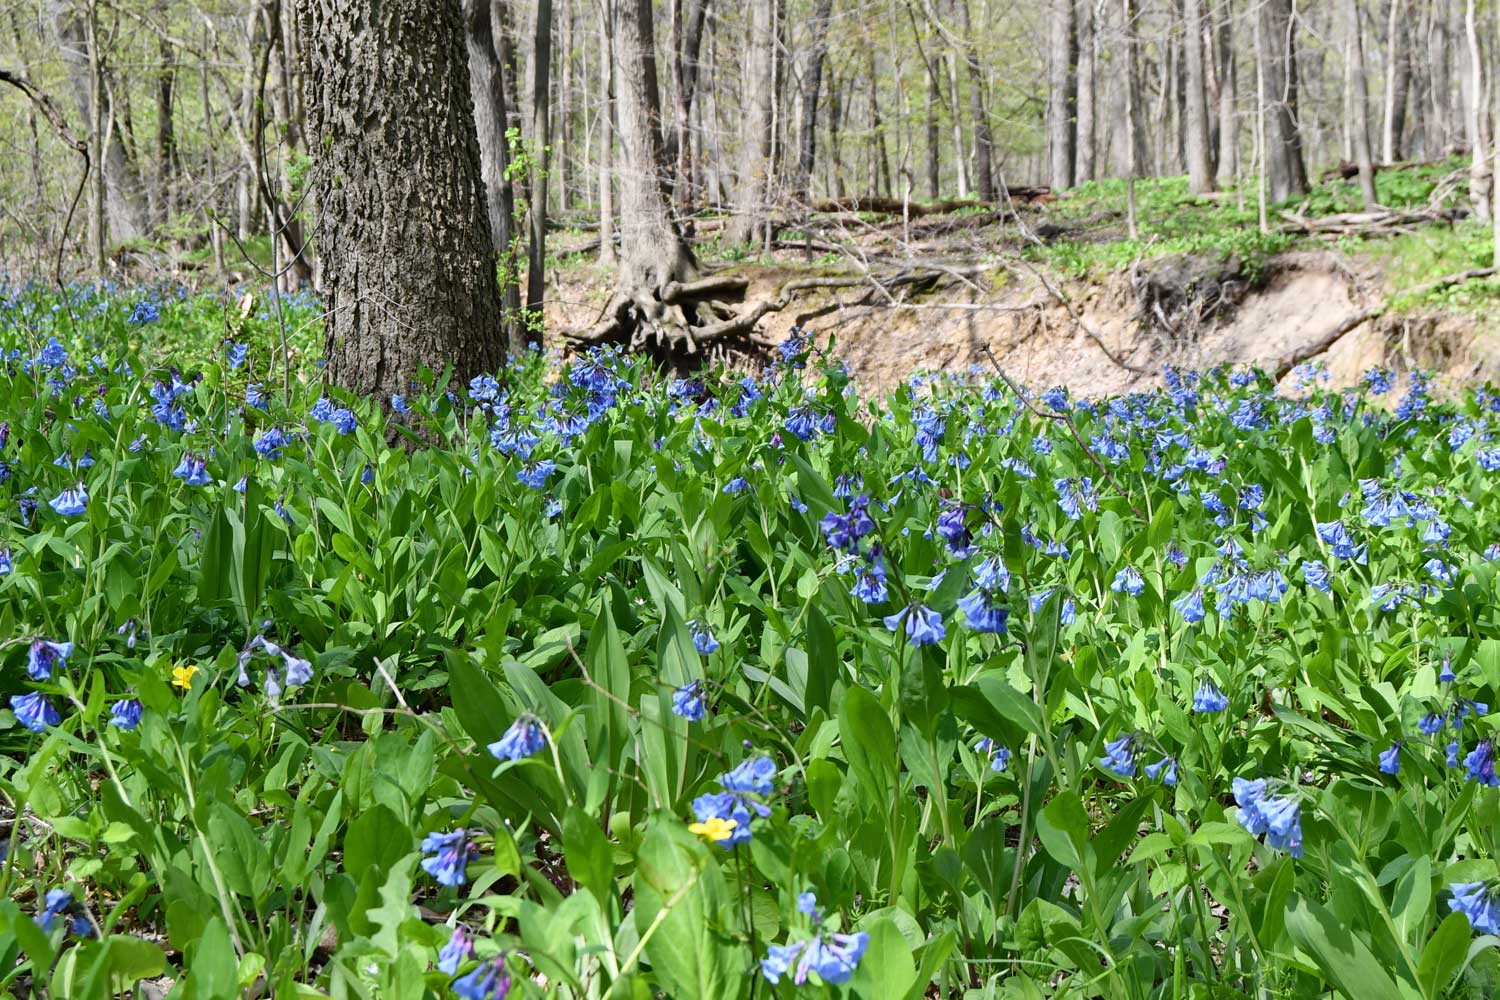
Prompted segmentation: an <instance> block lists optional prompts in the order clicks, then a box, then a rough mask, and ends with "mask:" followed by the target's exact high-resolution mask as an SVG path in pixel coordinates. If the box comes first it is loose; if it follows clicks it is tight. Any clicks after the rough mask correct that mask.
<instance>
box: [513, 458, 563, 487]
mask: <svg viewBox="0 0 1500 1000" xmlns="http://www.w3.org/2000/svg"><path fill="white" fill-rule="evenodd" d="M555 471H557V463H556V462H554V461H552V460H551V459H543V460H542V461H540V462H537V463H535V464H533V465H528V466H525V467H523V468H520V469H517V470H516V478H517V479H519V480H520V481H521V482H522V483H523V484H524V485H526V486H529V487H531V488H532V489H534V490H539V489H542V488H544V487H545V486H546V485H547V477H549V476H551V475H552V473H553V472H555Z"/></svg>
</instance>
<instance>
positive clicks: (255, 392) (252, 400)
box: [245, 382, 271, 410]
mask: <svg viewBox="0 0 1500 1000" xmlns="http://www.w3.org/2000/svg"><path fill="white" fill-rule="evenodd" d="M245 405H246V406H248V407H250V408H251V409H255V410H266V409H270V406H271V397H269V396H267V395H266V392H265V389H263V388H262V387H261V384H260V383H259V382H251V383H250V384H249V385H247V386H245Z"/></svg>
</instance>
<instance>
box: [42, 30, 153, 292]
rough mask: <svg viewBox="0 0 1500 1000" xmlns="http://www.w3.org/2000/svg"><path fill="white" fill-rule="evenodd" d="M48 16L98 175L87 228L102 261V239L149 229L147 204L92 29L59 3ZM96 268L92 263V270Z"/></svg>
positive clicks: (128, 237)
mask: <svg viewBox="0 0 1500 1000" xmlns="http://www.w3.org/2000/svg"><path fill="white" fill-rule="evenodd" d="M91 10H92V8H91ZM48 16H49V18H50V20H51V21H52V23H53V25H55V26H56V29H57V35H58V43H59V48H60V49H61V52H62V60H63V68H64V70H65V71H66V73H67V77H68V85H69V87H70V88H71V89H72V91H73V99H74V102H75V103H76V104H77V105H78V116H79V118H80V119H81V120H82V122H83V124H84V127H85V128H87V129H88V131H89V146H90V159H91V160H92V162H93V163H94V165H95V170H96V171H97V173H96V187H95V191H94V194H93V199H94V202H95V203H96V204H94V205H92V206H91V210H90V214H91V216H92V221H91V227H92V231H93V232H94V234H95V237H94V240H93V242H94V244H95V248H94V250H95V255H96V256H102V250H103V248H104V245H105V243H106V242H107V240H106V234H107V237H108V238H109V239H113V240H114V241H115V242H123V241H125V240H132V239H135V238H137V237H139V236H144V235H145V233H146V231H147V229H148V227H149V220H148V218H147V208H146V200H145V197H144V195H143V193H142V191H141V182H140V177H139V175H138V174H137V172H136V167H135V164H134V163H132V162H131V160H130V157H129V156H128V155H127V153H126V150H125V145H124V143H123V142H122V141H121V135H120V134H121V129H120V126H119V124H118V122H117V121H116V120H115V115H114V109H113V108H112V107H111V106H109V103H108V98H107V94H106V92H105V91H106V86H105V76H104V74H105V70H104V64H103V58H104V55H103V53H102V52H101V51H99V46H98V45H97V44H96V43H97V41H98V32H97V30H96V28H97V25H96V24H95V23H94V20H93V19H92V18H88V17H79V16H78V15H77V13H76V12H75V11H74V10H73V9H72V5H71V4H69V3H67V2H64V0H54V2H53V3H51V4H49V6H48ZM101 263H102V261H99V260H96V261H95V264H96V266H97V265H99V264H101Z"/></svg>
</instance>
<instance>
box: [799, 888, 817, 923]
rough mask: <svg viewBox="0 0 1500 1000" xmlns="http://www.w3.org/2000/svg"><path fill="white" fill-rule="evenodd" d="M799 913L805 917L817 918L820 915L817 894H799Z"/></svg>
mask: <svg viewBox="0 0 1500 1000" xmlns="http://www.w3.org/2000/svg"><path fill="white" fill-rule="evenodd" d="M797 912H798V913H800V914H802V915H803V916H805V917H816V916H817V913H818V897H817V894H816V893H812V892H800V893H798V894H797Z"/></svg>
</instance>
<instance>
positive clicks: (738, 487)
mask: <svg viewBox="0 0 1500 1000" xmlns="http://www.w3.org/2000/svg"><path fill="white" fill-rule="evenodd" d="M749 488H750V483H749V482H748V481H746V479H745V477H744V476H735V477H734V478H733V479H731V480H730V481H729V482H727V483H725V484H724V492H725V493H728V494H730V495H731V496H732V495H734V494H736V493H743V492H745V491H746V490H748V489H749Z"/></svg>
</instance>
